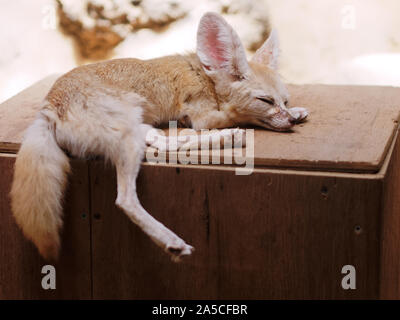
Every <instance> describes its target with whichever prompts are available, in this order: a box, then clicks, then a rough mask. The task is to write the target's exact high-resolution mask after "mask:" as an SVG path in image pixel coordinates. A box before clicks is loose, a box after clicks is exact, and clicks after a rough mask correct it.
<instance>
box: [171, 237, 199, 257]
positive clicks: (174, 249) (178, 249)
mask: <svg viewBox="0 0 400 320" xmlns="http://www.w3.org/2000/svg"><path fill="white" fill-rule="evenodd" d="M166 251H167V253H168V254H170V255H171V258H172V261H174V262H180V261H181V260H182V258H185V257H187V256H190V255H191V254H192V253H193V252H194V248H193V247H192V246H190V245H188V244H186V243H185V241H183V240H181V239H179V240H177V241H176V243H173V244H169V245H167V247H166Z"/></svg>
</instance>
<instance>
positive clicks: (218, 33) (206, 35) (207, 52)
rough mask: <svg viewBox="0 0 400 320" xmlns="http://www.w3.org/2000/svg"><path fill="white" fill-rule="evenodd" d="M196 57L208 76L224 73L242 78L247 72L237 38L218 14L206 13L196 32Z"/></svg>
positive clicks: (245, 60) (242, 50)
mask: <svg viewBox="0 0 400 320" xmlns="http://www.w3.org/2000/svg"><path fill="white" fill-rule="evenodd" d="M197 56H198V57H199V59H200V61H201V63H202V65H203V67H204V70H205V71H206V73H208V74H212V73H213V72H215V71H225V72H227V73H228V74H230V75H231V76H233V77H236V78H243V77H245V75H246V73H247V72H248V70H249V65H248V63H247V59H246V52H245V51H244V48H243V45H242V43H241V41H240V39H239V36H238V35H237V33H236V32H235V30H233V29H232V27H231V26H230V25H229V24H228V23H227V22H226V21H225V20H224V19H223V18H222V17H221V16H219V15H218V14H216V13H206V14H205V15H204V16H203V17H202V18H201V20H200V25H199V29H198V31H197Z"/></svg>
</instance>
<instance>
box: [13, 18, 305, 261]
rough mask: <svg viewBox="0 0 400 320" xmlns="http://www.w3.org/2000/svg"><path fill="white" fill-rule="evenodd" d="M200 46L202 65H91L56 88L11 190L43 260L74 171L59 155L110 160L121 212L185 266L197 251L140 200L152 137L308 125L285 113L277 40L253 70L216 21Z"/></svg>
mask: <svg viewBox="0 0 400 320" xmlns="http://www.w3.org/2000/svg"><path fill="white" fill-rule="evenodd" d="M197 39H198V45H197V55H196V54H189V55H184V56H182V55H176V56H169V57H163V58H158V59H152V60H147V61H142V60H138V59H119V60H110V61H105V62H100V63H96V64H91V65H86V66H82V67H78V68H76V69H73V70H72V71H70V72H69V73H67V74H65V75H64V76H62V77H61V78H59V79H58V80H57V81H56V83H55V84H54V86H53V87H52V88H51V90H50V92H49V93H48V95H47V97H46V99H45V101H44V102H43V109H42V110H41V111H40V113H39V115H38V118H37V119H36V120H35V122H34V123H33V124H32V126H31V127H30V128H29V129H28V131H27V132H26V135H25V139H24V141H23V143H22V146H21V149H20V151H19V153H18V156H17V161H16V165H15V174H14V181H13V185H12V190H11V199H12V209H13V212H14V216H15V219H16V221H17V223H18V225H19V226H20V227H21V229H22V230H23V232H24V234H25V236H26V237H27V238H28V239H30V240H32V241H33V242H34V244H35V245H36V246H37V247H38V249H39V252H40V254H41V255H42V256H43V257H45V258H47V259H56V258H57V256H58V254H59V248H60V236H59V230H60V228H61V225H62V208H61V201H62V197H63V193H64V190H65V185H66V179H67V178H66V175H67V173H68V172H69V170H70V169H69V163H68V158H67V156H66V155H65V154H64V152H63V151H62V149H64V150H67V151H68V152H69V153H70V154H71V155H73V156H76V157H83V156H86V155H88V154H95V155H102V156H104V157H105V158H106V159H109V160H110V161H111V162H112V163H113V164H114V165H115V167H116V170H117V180H118V196H117V199H116V205H117V206H119V207H120V208H121V209H122V210H123V211H124V212H125V213H126V214H127V216H128V217H129V218H130V219H131V220H132V222H134V223H135V224H137V225H138V226H139V227H140V228H141V229H142V230H143V231H144V232H145V233H146V234H147V235H148V236H149V237H150V238H151V239H152V240H153V241H154V242H155V243H156V244H157V245H159V246H160V247H161V248H163V249H164V250H165V251H166V252H167V253H169V254H170V255H171V256H172V258H173V260H174V261H179V259H180V258H181V257H183V256H186V255H190V254H191V253H192V251H193V247H192V246H190V245H188V244H186V243H185V241H183V240H182V239H180V238H179V237H178V236H177V235H176V234H175V233H173V232H172V231H171V230H169V229H168V228H167V227H165V226H164V225H162V224H161V223H160V222H158V221H157V220H155V219H154V218H153V217H152V216H151V215H150V214H149V213H147V212H146V210H145V209H144V208H143V207H142V206H141V204H140V202H139V199H138V197H137V194H136V177H137V174H138V172H139V168H140V163H141V161H142V158H143V155H144V150H145V147H146V137H147V133H148V132H149V130H150V129H152V128H153V126H158V125H161V124H164V123H167V122H168V121H169V120H178V121H179V122H180V123H183V124H185V125H186V126H191V127H192V128H194V129H206V128H228V127H232V126H238V125H243V124H255V125H259V126H262V127H266V128H271V129H274V130H279V131H284V130H289V129H290V128H291V127H292V126H293V125H294V124H295V122H297V121H301V120H303V119H304V118H305V117H306V116H307V111H306V110H305V109H303V108H295V109H294V108H293V109H288V108H287V107H286V104H287V100H288V98H289V95H288V92H287V90H286V88H285V86H284V84H283V83H282V82H281V81H280V78H279V75H278V73H277V71H276V66H277V58H278V55H277V52H278V47H277V36H276V34H275V33H273V34H272V36H271V37H270V38H269V40H267V42H266V44H265V45H263V46H262V48H261V49H259V50H258V51H257V53H256V54H255V56H254V58H253V60H252V61H250V62H247V60H246V56H245V52H244V49H243V46H242V44H241V42H240V40H239V37H238V36H237V34H236V32H235V31H234V30H233V29H232V28H231V27H230V26H229V25H228V24H227V23H226V22H225V21H224V20H223V19H222V18H221V17H220V16H219V15H217V14H214V13H208V14H206V15H204V17H203V18H202V19H201V21H200V25H199V31H198V34H197ZM226 134H228V135H231V136H233V137H234V140H236V138H237V137H238V136H240V135H241V134H242V132H241V131H240V130H237V129H232V130H228V131H226V130H225V131H224V133H221V134H218V133H217V134H215V133H213V137H215V136H216V135H217V137H218V138H219V139H223V138H224V136H226ZM158 138H159V139H160V140H159V141H162V139H164V142H165V139H167V138H165V137H162V136H159V137H158ZM203 139H205V138H204V137H203ZM207 139H208V138H207ZM203 142H204V141H203ZM162 145H167V146H169V148H171V145H170V144H165V143H163V144H162ZM177 147H178V146H175V148H177ZM172 148H174V146H172ZM155 183H156V182H155Z"/></svg>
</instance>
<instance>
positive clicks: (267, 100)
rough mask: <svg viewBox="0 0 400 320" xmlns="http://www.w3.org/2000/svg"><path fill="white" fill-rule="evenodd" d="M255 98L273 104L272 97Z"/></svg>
mask: <svg viewBox="0 0 400 320" xmlns="http://www.w3.org/2000/svg"><path fill="white" fill-rule="evenodd" d="M257 99H258V100H260V101H262V102H265V103H268V104H270V105H272V106H273V105H274V104H275V100H274V99H273V98H270V97H257Z"/></svg>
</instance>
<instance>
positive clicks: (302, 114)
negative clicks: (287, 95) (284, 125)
mask: <svg viewBox="0 0 400 320" xmlns="http://www.w3.org/2000/svg"><path fill="white" fill-rule="evenodd" d="M289 113H290V115H291V116H292V117H293V118H294V119H295V121H296V123H300V122H303V121H304V120H306V118H307V117H308V111H307V109H305V108H300V107H294V108H290V109H289Z"/></svg>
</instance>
